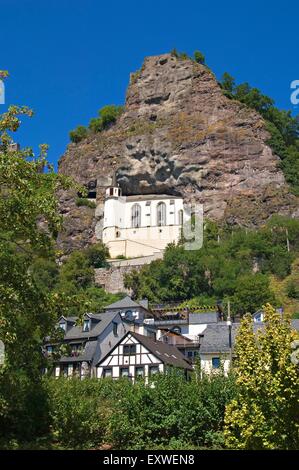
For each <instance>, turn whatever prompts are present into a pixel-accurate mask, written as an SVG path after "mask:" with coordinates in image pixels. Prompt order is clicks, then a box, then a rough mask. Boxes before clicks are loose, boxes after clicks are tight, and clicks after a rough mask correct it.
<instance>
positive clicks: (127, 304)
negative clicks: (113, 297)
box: [105, 295, 144, 310]
mask: <svg viewBox="0 0 299 470" xmlns="http://www.w3.org/2000/svg"><path fill="white" fill-rule="evenodd" d="M132 307H142V305H140V304H138V303H137V302H135V301H134V300H132V299H131V297H129V296H128V295H127V296H126V297H124V298H123V299H121V300H118V301H117V302H114V303H113V304H110V305H107V307H105V310H114V309H122V308H132ZM143 308H144V307H143Z"/></svg>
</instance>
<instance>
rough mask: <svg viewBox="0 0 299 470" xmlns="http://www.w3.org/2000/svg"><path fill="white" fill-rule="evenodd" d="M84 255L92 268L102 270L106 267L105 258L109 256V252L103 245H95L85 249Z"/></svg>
mask: <svg viewBox="0 0 299 470" xmlns="http://www.w3.org/2000/svg"><path fill="white" fill-rule="evenodd" d="M86 254H87V258H88V260H89V263H90V265H91V266H92V267H93V268H102V267H104V266H106V258H108V256H109V250H108V248H107V247H106V246H105V245H103V243H97V244H95V245H91V246H90V247H88V248H86Z"/></svg>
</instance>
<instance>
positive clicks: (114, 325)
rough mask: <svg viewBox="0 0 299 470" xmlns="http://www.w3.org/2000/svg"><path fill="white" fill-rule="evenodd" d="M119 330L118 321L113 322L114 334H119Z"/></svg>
mask: <svg viewBox="0 0 299 470" xmlns="http://www.w3.org/2000/svg"><path fill="white" fill-rule="evenodd" d="M117 330H118V323H116V322H113V334H114V336H118V332H117Z"/></svg>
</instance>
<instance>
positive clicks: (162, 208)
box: [157, 202, 166, 227]
mask: <svg viewBox="0 0 299 470" xmlns="http://www.w3.org/2000/svg"><path fill="white" fill-rule="evenodd" d="M157 225H158V226H159V227H161V226H162V225H166V204H165V202H159V204H158V205H157Z"/></svg>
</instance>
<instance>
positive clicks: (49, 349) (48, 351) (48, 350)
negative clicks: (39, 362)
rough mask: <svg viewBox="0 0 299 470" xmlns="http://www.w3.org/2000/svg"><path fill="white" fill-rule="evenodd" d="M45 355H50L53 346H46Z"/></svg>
mask: <svg viewBox="0 0 299 470" xmlns="http://www.w3.org/2000/svg"><path fill="white" fill-rule="evenodd" d="M47 353H48V354H52V353H53V346H47Z"/></svg>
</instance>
